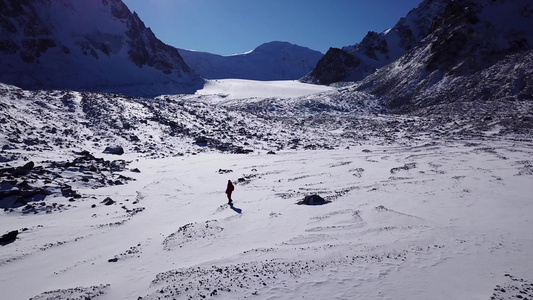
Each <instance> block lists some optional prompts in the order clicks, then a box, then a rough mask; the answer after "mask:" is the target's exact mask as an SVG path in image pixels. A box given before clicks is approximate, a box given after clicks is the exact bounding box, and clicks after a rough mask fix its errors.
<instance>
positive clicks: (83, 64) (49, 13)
mask: <svg viewBox="0 0 533 300" xmlns="http://www.w3.org/2000/svg"><path fill="white" fill-rule="evenodd" d="M0 3H1V6H2V9H1V10H0V32H1V33H2V34H1V38H0V82H3V83H7V84H13V85H17V86H19V87H22V88H26V89H70V90H79V91H100V92H113V93H123V94H127V95H135V96H155V95H160V94H170V93H190V92H194V91H195V90H196V89H198V88H200V87H201V86H202V84H203V80H202V79H201V78H200V77H199V76H198V75H196V74H195V73H194V72H192V70H191V69H190V68H189V67H188V66H187V65H186V64H185V62H184V61H183V59H182V58H181V56H180V54H179V53H178V51H177V49H175V48H174V47H171V46H168V45H166V44H164V43H163V42H161V41H160V40H158V39H157V38H156V37H155V35H154V34H153V32H152V31H151V30H150V29H149V28H146V26H145V25H144V23H143V22H142V21H141V20H140V19H139V17H138V16H137V14H135V13H131V12H130V10H129V9H128V8H127V7H126V5H125V4H124V3H123V2H122V1H120V0H103V1H62V0H55V1H9V0H2V1H0Z"/></svg>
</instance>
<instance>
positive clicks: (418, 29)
mask: <svg viewBox="0 0 533 300" xmlns="http://www.w3.org/2000/svg"><path fill="white" fill-rule="evenodd" d="M449 2H450V1H449V0H426V1H424V2H422V3H421V4H420V5H419V6H418V7H417V8H415V9H413V10H411V11H410V12H409V13H408V14H407V16H406V17H403V18H401V19H400V20H399V21H398V23H396V25H395V26H394V27H392V28H390V29H388V30H385V31H384V32H382V33H377V32H374V31H369V32H368V34H367V35H366V36H365V37H364V38H363V40H362V41H361V42H360V43H357V44H355V45H351V46H346V47H343V48H342V49H333V50H331V51H328V53H326V55H325V56H324V57H323V58H322V60H321V61H320V62H319V63H318V64H317V66H316V68H315V69H314V70H313V71H312V72H311V73H310V74H309V75H308V76H306V77H305V78H304V79H303V80H304V81H310V82H318V83H321V84H330V83H333V82H338V81H359V80H361V79H363V78H365V77H366V76H368V75H370V74H372V73H374V72H375V70H376V69H377V68H381V67H383V66H385V65H387V64H389V63H391V62H393V61H395V60H396V59H398V58H400V57H401V56H402V55H404V54H406V53H407V51H409V50H410V49H412V48H413V47H414V46H415V45H416V44H417V43H418V42H419V41H420V40H421V39H423V38H424V37H425V36H427V35H428V34H429V33H430V32H431V30H432V26H433V24H434V22H436V21H437V20H439V19H440V18H442V15H443V14H444V10H445V8H446V6H447V4H448V3H449Z"/></svg>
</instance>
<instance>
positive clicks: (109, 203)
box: [102, 197, 116, 205]
mask: <svg viewBox="0 0 533 300" xmlns="http://www.w3.org/2000/svg"><path fill="white" fill-rule="evenodd" d="M102 203H103V204H104V205H113V204H115V203H116V202H115V201H114V200H113V199H111V198H109V197H107V198H105V199H104V201H102Z"/></svg>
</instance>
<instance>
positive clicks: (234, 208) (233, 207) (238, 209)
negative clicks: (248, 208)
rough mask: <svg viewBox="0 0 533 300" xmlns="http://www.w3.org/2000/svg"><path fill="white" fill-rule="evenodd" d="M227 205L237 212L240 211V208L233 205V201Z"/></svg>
mask: <svg viewBox="0 0 533 300" xmlns="http://www.w3.org/2000/svg"><path fill="white" fill-rule="evenodd" d="M229 207H231V209H233V210H234V211H235V212H236V213H238V214H240V213H242V209H240V208H237V207H235V206H233V203H230V205H229Z"/></svg>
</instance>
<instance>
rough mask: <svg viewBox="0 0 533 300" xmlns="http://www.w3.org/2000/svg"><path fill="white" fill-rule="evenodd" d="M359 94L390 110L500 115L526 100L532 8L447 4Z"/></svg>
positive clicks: (511, 2)
mask: <svg viewBox="0 0 533 300" xmlns="http://www.w3.org/2000/svg"><path fill="white" fill-rule="evenodd" d="M361 89H363V90H366V91H369V92H371V93H373V94H375V95H377V96H379V97H381V98H383V99H384V100H385V102H386V105H387V106H388V107H390V108H395V109H400V110H404V111H414V110H420V109H422V110H421V113H424V114H425V113H428V111H427V109H430V110H432V108H431V106H436V105H442V104H444V105H447V106H446V107H442V108H440V109H442V110H446V109H454V110H458V111H460V110H463V111H470V110H471V109H474V110H484V109H489V110H490V109H493V108H495V107H500V108H501V109H500V111H506V110H512V109H514V107H515V106H517V105H519V103H520V102H521V101H532V100H533V4H532V3H531V2H529V1H521V0H508V1H488V0H487V1H481V0H478V1H454V2H451V3H450V4H449V5H448V7H447V8H446V12H445V15H444V18H443V19H442V21H441V22H440V23H439V24H438V26H435V30H434V32H433V33H431V34H430V35H429V36H428V37H426V38H425V39H424V40H423V41H422V42H421V43H420V44H418V45H417V46H416V47H414V48H413V49H412V50H411V51H410V52H409V53H407V54H406V55H405V56H403V57H401V58H400V59H399V60H397V61H395V62H394V63H392V64H390V65H388V66H386V67H384V68H382V69H380V70H379V71H378V72H376V73H375V74H374V75H371V76H369V77H367V78H366V79H365V80H364V81H363V82H362V83H361ZM434 109H438V108H433V110H434ZM526 114H527V113H526ZM523 121H524V122H526V123H528V124H531V120H529V119H524V120H523Z"/></svg>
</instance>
